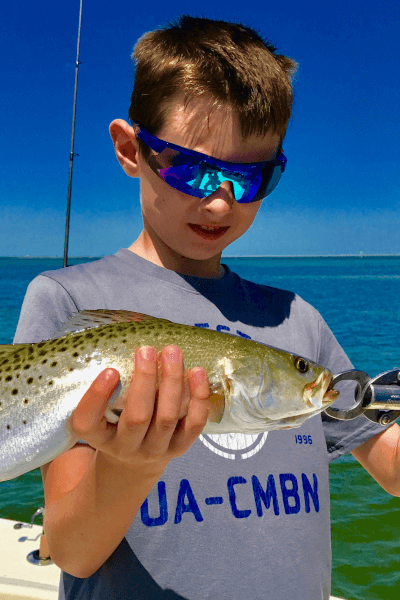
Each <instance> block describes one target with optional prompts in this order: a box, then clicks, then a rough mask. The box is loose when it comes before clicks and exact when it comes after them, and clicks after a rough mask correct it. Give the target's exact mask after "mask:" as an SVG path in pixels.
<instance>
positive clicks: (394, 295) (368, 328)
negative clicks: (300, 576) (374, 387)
mask: <svg viewBox="0 0 400 600" xmlns="http://www.w3.org/2000/svg"><path fill="white" fill-rule="evenodd" d="M88 260H93V259H88V258H81V259H74V260H70V263H71V264H72V263H78V262H86V261H88ZM223 262H225V263H226V264H228V265H229V266H230V267H231V269H233V270H235V271H236V272H237V273H238V274H239V275H241V276H243V277H245V278H247V279H251V280H252V281H256V282H258V283H263V284H267V285H271V286H275V287H280V288H283V289H288V290H292V291H294V292H296V293H298V294H299V295H300V296H302V297H303V298H304V299H305V300H307V301H308V302H310V303H311V304H313V305H314V306H315V307H316V308H317V309H318V310H319V311H320V312H321V314H322V315H323V317H324V318H325V320H326V321H327V323H328V324H329V326H330V327H331V329H332V330H333V332H334V334H335V335H336V337H337V339H338V340H339V342H340V344H341V345H342V346H343V347H344V349H345V350H346V352H347V354H348V355H349V357H350V359H351V360H352V362H353V364H354V365H355V367H356V368H357V369H360V370H362V371H366V372H367V373H368V374H369V375H370V376H373V375H377V374H378V373H382V372H383V371H386V370H389V369H392V368H394V367H398V366H400V342H399V339H400V257H399V256H393V257H368V256H363V257H324V258H301V257H300V258H245V257H240V258H225V259H224V260H223ZM61 264H62V261H61V259H48V258H46V259H34V258H24V259H17V258H0V344H7V343H11V342H12V339H13V335H14V332H15V328H16V326H17V322H18V315H19V311H20V308H21V304H22V300H23V297H24V294H25V291H26V288H27V286H28V284H29V282H30V281H31V280H32V279H33V278H34V277H35V276H36V275H37V274H39V273H40V272H42V271H45V270H48V269H56V268H59V267H61ZM330 484H331V514H332V551H333V575H332V593H333V594H336V595H337V596H341V597H343V598H346V599H348V600H372V599H379V600H398V599H399V597H400V499H398V498H394V497H392V496H390V495H389V494H387V493H386V492H385V491H384V490H382V489H381V488H380V486H379V485H378V484H377V483H375V481H373V480H372V478H371V477H370V476H369V475H368V473H366V471H364V469H362V467H360V466H359V465H358V463H357V462H356V461H355V460H354V459H353V458H352V457H351V456H346V457H343V458H341V459H339V460H337V461H335V462H334V463H333V464H332V466H331V470H330ZM42 505H43V489H42V484H41V478H40V472H39V470H36V471H32V472H31V473H27V474H26V475H23V476H21V477H19V478H18V479H15V480H13V481H10V482H3V483H0V516H1V517H9V518H13V519H16V520H22V521H29V520H30V516H31V514H32V513H33V512H34V511H35V510H36V508H37V507H38V506H42ZM301 600H303V599H301ZM304 600H305V599H304Z"/></svg>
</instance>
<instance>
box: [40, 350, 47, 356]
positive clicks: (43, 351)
mask: <svg viewBox="0 0 400 600" xmlns="http://www.w3.org/2000/svg"><path fill="white" fill-rule="evenodd" d="M46 354H47V351H46V350H41V351H40V352H39V356H46Z"/></svg>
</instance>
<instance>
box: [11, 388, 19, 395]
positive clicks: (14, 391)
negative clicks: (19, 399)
mask: <svg viewBox="0 0 400 600" xmlns="http://www.w3.org/2000/svg"><path fill="white" fill-rule="evenodd" d="M11 393H12V395H13V396H16V395H17V394H18V390H17V388H14V389H13V391H12V392H11Z"/></svg>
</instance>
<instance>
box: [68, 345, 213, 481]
mask: <svg viewBox="0 0 400 600" xmlns="http://www.w3.org/2000/svg"><path fill="white" fill-rule="evenodd" d="M118 382H119V374H118V371H116V370H115V369H106V370H105V371H102V373H100V375H99V376H98V377H97V378H96V380H95V381H94V382H93V384H92V385H91V386H90V388H89V390H88V391H87V392H86V394H85V395H84V397H83V398H82V400H81V402H80V403H79V405H78V406H77V408H76V409H75V411H74V414H73V419H72V426H73V429H74V431H75V432H76V433H77V434H78V435H79V437H80V438H82V439H84V440H86V441H87V442H88V443H89V444H90V445H91V446H92V447H93V448H96V449H98V450H99V451H101V453H102V454H104V458H106V459H108V460H111V461H112V462H114V461H116V462H118V463H119V464H121V463H123V464H124V465H125V466H127V467H129V466H132V467H139V468H140V466H145V467H146V466H147V467H148V468H150V469H151V465H153V466H154V467H155V468H156V470H158V469H162V470H164V468H165V466H166V464H167V463H168V462H169V460H170V459H171V458H174V457H176V456H179V455H181V454H183V453H184V452H186V451H187V450H188V449H189V447H190V446H191V445H192V444H193V442H194V441H195V440H196V439H197V437H198V436H199V434H200V433H201V431H202V429H203V427H204V426H205V424H206V421H207V416H208V397H209V395H210V390H209V385H208V380H207V374H206V372H205V370H204V369H202V368H200V367H199V368H195V369H191V370H190V371H187V372H186V373H185V372H184V367H183V358H182V352H181V350H180V349H179V348H178V347H177V346H167V347H165V348H163V350H162V351H161V353H160V355H159V357H157V354H156V351H155V350H154V348H151V347H149V346H144V347H142V348H139V349H138V350H137V351H136V353H135V368H134V371H133V376H132V382H131V385H130V387H129V390H128V392H127V395H126V403H125V405H124V410H123V412H122V414H121V417H120V420H119V423H118V425H112V424H110V423H108V422H107V421H106V419H105V418H104V412H105V409H106V407H107V404H108V400H109V398H110V397H111V395H112V393H113V391H114V390H115V388H116V386H117V385H118ZM157 388H158V393H157Z"/></svg>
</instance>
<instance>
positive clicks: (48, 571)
mask: <svg viewBox="0 0 400 600" xmlns="http://www.w3.org/2000/svg"><path fill="white" fill-rule="evenodd" d="M16 524H17V521H11V520H9V519H0V539H1V561H0V600H57V599H58V584H59V580H60V569H59V568H58V567H57V566H56V565H54V564H51V565H46V566H36V565H32V564H30V563H29V562H28V560H27V556H28V554H29V553H30V552H33V551H34V550H37V549H38V548H39V542H40V536H41V533H42V528H41V527H40V526H39V525H33V527H32V528H27V527H23V528H22V529H14V525H16ZM330 600H341V599H340V598H336V597H335V596H331V598H330Z"/></svg>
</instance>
